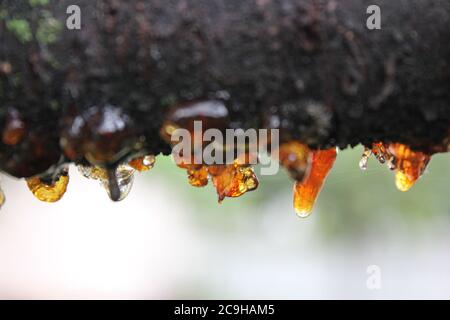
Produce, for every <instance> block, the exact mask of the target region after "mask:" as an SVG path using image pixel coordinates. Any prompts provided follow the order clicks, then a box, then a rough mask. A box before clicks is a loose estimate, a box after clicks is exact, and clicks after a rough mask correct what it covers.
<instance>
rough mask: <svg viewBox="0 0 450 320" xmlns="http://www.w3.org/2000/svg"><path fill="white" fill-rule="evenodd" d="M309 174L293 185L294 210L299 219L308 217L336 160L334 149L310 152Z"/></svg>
mask: <svg viewBox="0 0 450 320" xmlns="http://www.w3.org/2000/svg"><path fill="white" fill-rule="evenodd" d="M312 153H313V155H312V162H311V168H310V171H309V174H308V176H307V177H305V179H304V180H303V181H302V182H296V183H295V185H294V208H295V211H296V213H297V215H298V216H299V217H302V218H305V217H308V216H309V215H310V214H311V212H312V209H313V207H314V203H315V202H316V199H317V196H318V195H319V193H320V190H321V189H322V186H323V183H324V181H325V179H326V177H327V176H328V174H329V172H330V170H331V168H332V167H333V164H334V162H335V160H336V156H337V152H336V149H335V148H332V149H328V150H318V151H312Z"/></svg>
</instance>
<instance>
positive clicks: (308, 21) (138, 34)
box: [0, 0, 450, 176]
mask: <svg viewBox="0 0 450 320" xmlns="http://www.w3.org/2000/svg"><path fill="white" fill-rule="evenodd" d="M45 2H46V1H28V0H27V1H25V0H23V1H17V0H1V9H0V129H2V130H4V128H5V127H6V126H7V124H8V121H10V120H8V119H9V118H11V112H10V111H8V110H11V109H14V110H17V111H18V112H19V113H20V115H21V119H22V118H23V123H24V125H25V127H26V130H25V131H26V138H24V140H23V141H21V142H20V143H17V144H5V143H4V142H5V141H3V142H2V143H0V168H1V169H2V170H4V171H6V172H8V173H11V174H13V175H15V176H30V175H34V174H37V173H41V172H43V171H45V170H47V169H48V168H49V167H50V165H54V164H56V163H58V161H65V160H64V159H63V160H61V158H60V155H61V154H62V152H61V147H60V136H61V130H64V125H65V121H66V120H67V117H69V115H72V116H73V114H77V113H81V112H83V111H85V110H87V109H89V108H91V107H93V106H104V105H113V106H117V107H118V108H120V109H121V110H122V112H123V113H124V114H126V115H127V117H129V119H130V121H131V123H132V124H130V127H132V128H133V135H136V136H139V137H141V138H142V137H144V138H145V140H142V139H141V142H142V143H141V145H140V148H141V150H140V151H142V152H146V153H152V154H158V153H160V152H163V153H167V152H168V150H169V146H168V145H167V144H166V143H165V142H164V141H163V140H162V139H161V138H160V136H159V129H160V127H161V124H162V121H163V119H164V113H165V111H166V110H167V108H169V107H171V106H173V105H176V104H178V103H182V102H185V101H190V100H194V99H212V98H214V99H217V98H220V99H224V100H226V103H227V105H228V106H229V108H230V111H231V115H230V127H233V128H237V127H241V128H250V127H253V128H266V127H279V128H281V129H282V137H283V139H286V140H287V139H298V140H301V141H304V142H306V143H307V144H309V145H310V146H312V147H327V146H334V145H336V146H339V147H341V148H345V147H347V146H349V145H350V146H355V145H357V144H358V143H363V144H366V145H368V144H370V143H372V142H374V141H383V142H401V143H405V144H407V145H409V146H411V147H412V148H414V149H418V150H422V151H426V152H438V151H439V152H442V151H447V148H448V144H449V142H448V139H449V136H450V134H449V128H450V2H449V1H447V0H339V1H337V0H192V1H188V0H148V1H139V0H132V1H114V0H109V1H107V0H105V1H88V0H63V1H50V3H49V4H45ZM73 4H76V5H78V6H80V8H81V14H82V16H81V30H68V29H67V28H66V25H65V24H66V19H67V17H68V15H67V14H66V8H67V7H68V6H69V5H73ZM372 4H376V5H378V6H380V8H381V15H382V28H381V30H368V29H367V27H366V19H367V17H368V15H367V14H366V9H367V7H368V6H369V5H372ZM8 117H9V118H8ZM91 129H92V128H91ZM92 130H94V129H92ZM88 138H89V139H93V138H95V134H93V136H92V135H91V136H89V137H88Z"/></svg>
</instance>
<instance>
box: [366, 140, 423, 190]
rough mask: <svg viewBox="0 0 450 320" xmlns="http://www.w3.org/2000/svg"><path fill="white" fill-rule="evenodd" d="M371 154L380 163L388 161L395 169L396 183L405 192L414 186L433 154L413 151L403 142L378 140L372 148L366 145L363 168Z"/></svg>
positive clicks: (389, 166)
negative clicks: (388, 142)
mask: <svg viewBox="0 0 450 320" xmlns="http://www.w3.org/2000/svg"><path fill="white" fill-rule="evenodd" d="M371 154H373V155H374V156H375V158H376V159H377V160H378V161H379V162H380V163H386V164H387V165H388V168H389V169H391V170H395V185H396V187H397V189H398V190H400V191H403V192H405V191H408V190H409V189H411V188H412V186H414V184H415V183H416V182H417V180H418V179H419V178H420V176H421V175H422V174H423V172H424V171H425V169H426V167H427V165H428V163H429V162H430V160H431V155H429V154H426V153H424V152H420V151H413V150H412V149H411V148H409V147H408V146H406V145H404V144H401V143H391V144H384V143H382V142H376V143H373V144H372V148H368V147H365V149H364V153H363V155H362V158H361V161H360V168H361V169H363V170H366V169H367V161H368V159H369V157H370V155H371Z"/></svg>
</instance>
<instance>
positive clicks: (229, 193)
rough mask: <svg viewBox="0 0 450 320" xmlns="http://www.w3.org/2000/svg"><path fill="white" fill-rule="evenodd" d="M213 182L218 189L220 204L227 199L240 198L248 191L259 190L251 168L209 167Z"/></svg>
mask: <svg viewBox="0 0 450 320" xmlns="http://www.w3.org/2000/svg"><path fill="white" fill-rule="evenodd" d="M208 172H209V174H210V175H211V179H212V182H213V184H214V186H215V187H216V191H217V195H218V197H219V203H220V202H222V201H223V200H224V199H225V197H232V198H235V197H239V196H241V195H243V194H244V193H246V192H248V191H253V190H255V189H256V188H258V184H259V182H258V178H257V177H256V174H255V173H254V171H253V169H252V168H251V167H249V166H242V165H238V164H237V163H235V164H231V165H212V166H209V167H208Z"/></svg>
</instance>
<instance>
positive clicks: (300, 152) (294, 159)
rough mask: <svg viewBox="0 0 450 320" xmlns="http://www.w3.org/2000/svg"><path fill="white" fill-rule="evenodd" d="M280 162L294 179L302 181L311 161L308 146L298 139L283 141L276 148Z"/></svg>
mask: <svg viewBox="0 0 450 320" xmlns="http://www.w3.org/2000/svg"><path fill="white" fill-rule="evenodd" d="M278 156H279V161H280V164H281V165H282V166H283V167H284V168H285V169H286V170H288V172H289V175H290V176H291V177H292V178H293V179H295V180H296V181H302V180H303V178H304V177H305V175H306V173H307V170H308V168H309V164H310V162H311V156H312V152H311V151H310V149H309V147H308V146H307V145H305V144H303V143H301V142H298V141H290V142H286V143H283V144H282V145H281V146H280V147H279V150H278Z"/></svg>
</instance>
